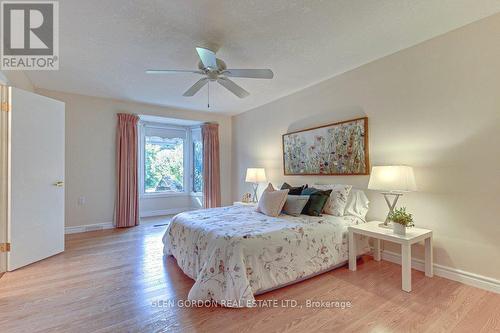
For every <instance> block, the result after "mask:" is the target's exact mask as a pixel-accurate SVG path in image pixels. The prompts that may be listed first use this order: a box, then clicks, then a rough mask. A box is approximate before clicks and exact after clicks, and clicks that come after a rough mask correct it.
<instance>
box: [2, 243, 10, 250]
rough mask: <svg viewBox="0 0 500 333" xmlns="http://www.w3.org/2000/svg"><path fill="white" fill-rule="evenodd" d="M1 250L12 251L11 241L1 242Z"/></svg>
mask: <svg viewBox="0 0 500 333" xmlns="http://www.w3.org/2000/svg"><path fill="white" fill-rule="evenodd" d="M0 252H10V243H0Z"/></svg>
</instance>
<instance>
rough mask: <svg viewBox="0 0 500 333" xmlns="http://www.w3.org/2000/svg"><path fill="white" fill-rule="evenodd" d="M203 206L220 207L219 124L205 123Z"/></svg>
mask: <svg viewBox="0 0 500 333" xmlns="http://www.w3.org/2000/svg"><path fill="white" fill-rule="evenodd" d="M201 137H202V140H203V206H204V207H205V208H214V207H220V205H221V202H220V201H221V200H220V165H219V163H220V161H219V125H218V124H203V125H202V126H201Z"/></svg>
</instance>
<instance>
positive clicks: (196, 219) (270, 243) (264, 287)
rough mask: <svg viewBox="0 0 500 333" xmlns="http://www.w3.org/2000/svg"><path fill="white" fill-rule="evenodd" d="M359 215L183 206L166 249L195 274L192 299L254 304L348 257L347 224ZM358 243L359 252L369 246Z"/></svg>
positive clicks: (165, 239) (168, 234) (167, 235)
mask: <svg viewBox="0 0 500 333" xmlns="http://www.w3.org/2000/svg"><path fill="white" fill-rule="evenodd" d="M363 222H364V221H363V220H362V219H361V218H359V217H356V216H350V215H348V216H342V217H337V216H332V215H326V214H324V215H323V216H321V217H313V216H307V215H300V216H298V217H293V216H289V215H283V214H282V215H280V216H278V217H269V216H266V215H264V214H261V213H259V212H257V211H255V208H254V207H251V206H229V207H221V208H213V209H203V210H197V211H190V212H184V213H181V214H178V215H176V216H175V217H174V218H173V219H172V221H171V222H170V224H169V226H168V228H167V230H166V232H165V234H164V236H163V244H164V254H165V255H172V256H174V257H175V259H176V260H177V264H178V265H179V267H180V268H181V269H182V271H183V272H184V273H185V274H186V275H187V276H189V277H190V278H192V279H193V280H195V283H194V285H193V287H192V288H191V290H190V291H189V295H188V299H189V300H190V301H215V302H217V303H219V304H221V305H224V306H228V307H249V306H253V304H255V299H254V295H256V294H261V293H263V292H266V291H269V290H272V289H276V288H278V287H282V286H284V285H288V284H291V283H294V282H297V281H301V280H304V279H305V278H308V277H311V276H314V275H317V274H319V273H322V272H326V271H328V270H330V269H333V268H335V267H339V266H341V265H343V264H345V263H346V262H347V259H348V245H347V227H348V226H349V225H354V224H359V223H363ZM358 244H363V245H362V246H358V252H359V253H358V254H361V253H363V252H364V251H365V250H366V249H367V248H368V242H367V239H363V240H361V241H360V242H358Z"/></svg>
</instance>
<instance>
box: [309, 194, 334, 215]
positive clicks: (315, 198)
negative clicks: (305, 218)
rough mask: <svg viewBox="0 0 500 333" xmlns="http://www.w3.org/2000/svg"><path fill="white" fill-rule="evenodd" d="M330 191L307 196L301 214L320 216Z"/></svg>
mask: <svg viewBox="0 0 500 333" xmlns="http://www.w3.org/2000/svg"><path fill="white" fill-rule="evenodd" d="M331 193H332V190H328V191H320V190H318V191H316V192H314V193H313V194H311V195H310V196H309V200H308V201H307V204H306V205H305V207H304V209H303V210H302V214H306V215H310V216H321V212H323V207H325V204H326V202H327V201H328V198H329V197H330V194H331Z"/></svg>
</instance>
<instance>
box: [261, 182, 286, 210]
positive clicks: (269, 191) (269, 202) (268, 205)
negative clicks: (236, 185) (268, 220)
mask: <svg viewBox="0 0 500 333" xmlns="http://www.w3.org/2000/svg"><path fill="white" fill-rule="evenodd" d="M287 196H288V190H281V191H276V190H275V189H274V187H273V185H272V184H271V183H269V185H267V188H266V189H265V190H264V192H263V193H262V196H261V197H260V200H259V203H258V205H257V211H258V212H260V213H263V214H266V215H267V216H272V217H276V216H278V215H280V212H281V209H282V208H283V205H284V204H285V201H286V197H287Z"/></svg>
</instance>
